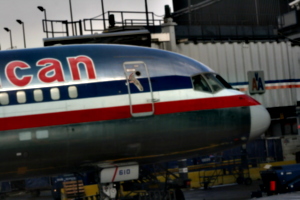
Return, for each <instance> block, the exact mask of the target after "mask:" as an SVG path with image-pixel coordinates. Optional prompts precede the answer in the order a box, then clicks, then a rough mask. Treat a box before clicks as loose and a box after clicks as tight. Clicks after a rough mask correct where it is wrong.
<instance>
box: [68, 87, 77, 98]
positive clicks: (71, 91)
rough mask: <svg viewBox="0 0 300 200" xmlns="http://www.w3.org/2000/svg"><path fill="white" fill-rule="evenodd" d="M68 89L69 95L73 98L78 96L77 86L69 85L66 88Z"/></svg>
mask: <svg viewBox="0 0 300 200" xmlns="http://www.w3.org/2000/svg"><path fill="white" fill-rule="evenodd" d="M68 91H69V97H70V98H72V99H74V98H77V97H78V92H77V87H76V86H70V87H69V88H68Z"/></svg>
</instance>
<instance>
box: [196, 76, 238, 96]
mask: <svg viewBox="0 0 300 200" xmlns="http://www.w3.org/2000/svg"><path fill="white" fill-rule="evenodd" d="M206 74H211V75H213V76H214V77H215V79H217V80H218V84H219V83H221V86H222V89H220V90H215V89H214V88H213V87H212V85H211V84H210V82H209V81H208V79H207V78H206V76H205V75H206ZM198 75H200V76H201V77H202V78H203V79H204V80H205V82H206V83H207V85H208V87H209V88H210V90H211V92H208V91H201V90H196V89H195V86H194V83H193V77H195V76H198ZM216 76H220V75H219V74H217V73H215V72H203V73H198V74H194V75H192V76H191V82H192V85H193V89H194V90H195V91H198V92H206V93H210V94H215V93H217V92H220V91H222V90H224V89H232V88H227V87H226V85H224V84H223V83H222V82H221V81H220V80H219V79H218V78H217V77H216ZM220 77H221V78H222V79H223V77H222V76H220ZM223 80H224V81H226V80H225V79H223ZM226 82H227V81H226ZM228 84H229V83H228ZM229 85H230V84H229Z"/></svg>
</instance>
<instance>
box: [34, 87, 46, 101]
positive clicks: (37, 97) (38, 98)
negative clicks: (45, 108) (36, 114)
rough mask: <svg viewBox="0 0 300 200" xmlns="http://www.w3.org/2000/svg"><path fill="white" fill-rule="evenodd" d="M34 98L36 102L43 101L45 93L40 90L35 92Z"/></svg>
mask: <svg viewBox="0 0 300 200" xmlns="http://www.w3.org/2000/svg"><path fill="white" fill-rule="evenodd" d="M33 96H34V100H35V101H43V99H44V97H43V91H42V90H40V89H37V90H34V91H33Z"/></svg>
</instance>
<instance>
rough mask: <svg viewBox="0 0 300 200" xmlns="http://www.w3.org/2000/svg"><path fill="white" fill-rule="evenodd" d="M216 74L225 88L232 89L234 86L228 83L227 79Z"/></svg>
mask: <svg viewBox="0 0 300 200" xmlns="http://www.w3.org/2000/svg"><path fill="white" fill-rule="evenodd" d="M215 75H216V78H217V79H218V80H219V81H220V82H221V83H222V85H224V87H225V88H227V89H232V86H231V85H230V84H229V83H227V81H225V80H224V79H223V78H222V77H221V76H220V75H218V74H215Z"/></svg>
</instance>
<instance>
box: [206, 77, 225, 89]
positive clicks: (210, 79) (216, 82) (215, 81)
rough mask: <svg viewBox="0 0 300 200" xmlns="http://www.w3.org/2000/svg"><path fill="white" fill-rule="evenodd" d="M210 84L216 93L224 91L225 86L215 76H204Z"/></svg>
mask: <svg viewBox="0 0 300 200" xmlns="http://www.w3.org/2000/svg"><path fill="white" fill-rule="evenodd" d="M204 76H205V78H206V80H207V81H208V84H209V85H210V86H211V87H212V89H213V90H214V92H217V91H219V90H222V89H224V88H225V87H224V86H223V84H222V83H221V82H220V81H219V80H218V79H217V78H216V77H215V74H204Z"/></svg>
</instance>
